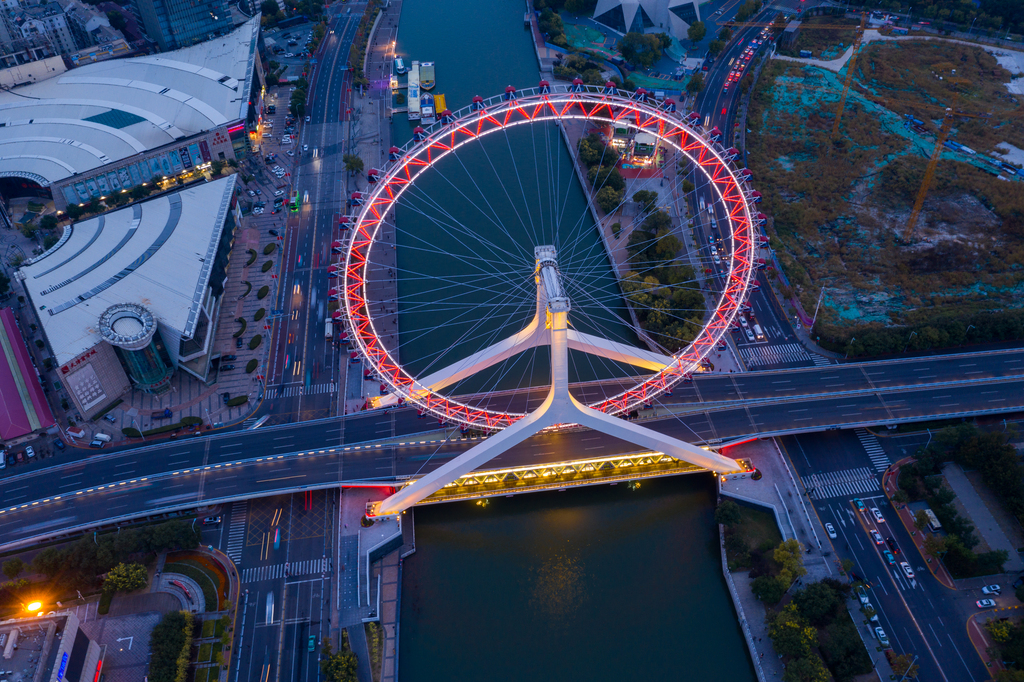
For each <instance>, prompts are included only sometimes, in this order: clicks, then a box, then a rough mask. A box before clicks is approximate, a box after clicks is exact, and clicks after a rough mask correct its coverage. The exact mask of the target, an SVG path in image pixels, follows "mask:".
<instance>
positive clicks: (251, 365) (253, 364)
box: [245, 358, 260, 374]
mask: <svg viewBox="0 0 1024 682" xmlns="http://www.w3.org/2000/svg"><path fill="white" fill-rule="evenodd" d="M259 364H260V363H259V361H258V360H257V359H256V358H253V359H252V360H250V361H249V362H248V363H247V364H246V365H245V373H246V374H252V373H253V372H255V371H256V368H257V367H258V366H259Z"/></svg>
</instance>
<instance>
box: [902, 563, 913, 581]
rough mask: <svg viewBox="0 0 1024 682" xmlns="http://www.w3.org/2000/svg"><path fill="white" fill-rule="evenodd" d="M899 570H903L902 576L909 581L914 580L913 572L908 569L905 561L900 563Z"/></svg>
mask: <svg viewBox="0 0 1024 682" xmlns="http://www.w3.org/2000/svg"><path fill="white" fill-rule="evenodd" d="M900 568H902V569H903V575H905V576H907V578H909V579H910V580H913V579H914V571H913V570H912V569H911V568H910V564H908V563H907V562H906V561H901V562H900Z"/></svg>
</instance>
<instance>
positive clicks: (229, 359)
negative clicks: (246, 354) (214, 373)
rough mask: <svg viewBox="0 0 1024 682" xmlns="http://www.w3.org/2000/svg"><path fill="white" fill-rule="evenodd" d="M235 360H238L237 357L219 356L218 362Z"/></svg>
mask: <svg viewBox="0 0 1024 682" xmlns="http://www.w3.org/2000/svg"><path fill="white" fill-rule="evenodd" d="M237 359H238V356H237V355H222V356H220V361H221V362H231V361H232V360H237Z"/></svg>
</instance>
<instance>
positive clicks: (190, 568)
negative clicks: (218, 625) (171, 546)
mask: <svg viewBox="0 0 1024 682" xmlns="http://www.w3.org/2000/svg"><path fill="white" fill-rule="evenodd" d="M164 573H179V574H181V575H183V576H185V577H186V578H191V579H192V580H193V581H195V583H196V585H199V588H200V589H201V590H202V591H203V601H205V602H206V610H207V611H208V612H209V611H217V610H218V609H219V608H220V600H219V598H218V596H217V583H216V582H215V581H214V580H213V578H211V577H210V576H209V575H208V574H207V573H206V571H204V570H203V569H201V568H199V567H198V566H196V565H195V564H192V563H181V562H177V561H174V562H171V563H168V564H164Z"/></svg>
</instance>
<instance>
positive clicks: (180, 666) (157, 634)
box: [147, 611, 196, 682]
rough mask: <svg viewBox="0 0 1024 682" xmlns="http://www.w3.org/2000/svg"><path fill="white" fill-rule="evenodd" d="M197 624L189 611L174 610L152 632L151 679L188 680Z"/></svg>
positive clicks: (152, 681) (161, 681) (165, 681)
mask: <svg viewBox="0 0 1024 682" xmlns="http://www.w3.org/2000/svg"><path fill="white" fill-rule="evenodd" d="M195 625H196V622H195V617H194V616H193V615H192V614H191V613H189V612H188V611H171V612H170V613H167V614H165V615H164V617H163V618H161V619H160V622H159V623H157V624H156V627H155V628H153V634H151V635H150V636H149V652H150V659H149V675H148V676H147V678H148V680H149V682H185V678H186V676H187V675H188V666H189V663H190V662H191V660H192V635H193V633H194V632H195Z"/></svg>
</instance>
